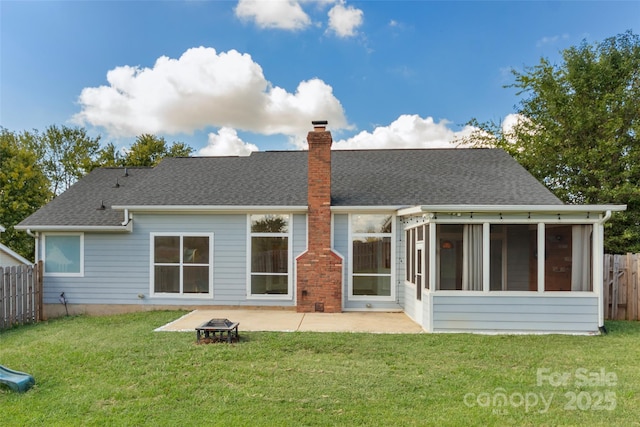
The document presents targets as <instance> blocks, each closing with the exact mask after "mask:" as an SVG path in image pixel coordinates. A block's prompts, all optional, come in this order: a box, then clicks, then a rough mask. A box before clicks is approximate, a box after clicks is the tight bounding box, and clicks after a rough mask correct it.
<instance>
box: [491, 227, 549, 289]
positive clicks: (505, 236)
mask: <svg viewBox="0 0 640 427" xmlns="http://www.w3.org/2000/svg"><path fill="white" fill-rule="evenodd" d="M537 229H538V225H537V224H504V225H503V224H491V226H490V230H491V231H490V239H491V242H490V254H489V256H490V260H491V261H490V265H491V268H490V270H491V273H490V276H491V277H490V287H489V289H490V290H492V291H535V290H537V288H538V284H537V280H536V279H535V277H534V275H535V273H536V270H537V268H538V261H537V256H536V254H537V247H538V239H537Z"/></svg>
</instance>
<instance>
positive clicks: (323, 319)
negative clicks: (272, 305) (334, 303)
mask: <svg viewBox="0 0 640 427" xmlns="http://www.w3.org/2000/svg"><path fill="white" fill-rule="evenodd" d="M220 318H224V319H229V320H231V321H233V322H239V323H240V326H239V329H240V332H241V333H242V331H273V332H303V331H304V332H367V333H381V334H419V333H422V332H424V330H423V329H422V327H421V326H420V325H418V324H417V323H415V322H414V321H413V320H411V319H410V318H409V317H408V316H407V315H406V314H404V313H400V312H397V313H389V312H368V313H363V312H347V313H297V312H295V311H290V310H242V309H228V310H195V311H192V312H191V313H188V314H186V315H184V316H182V317H181V318H179V319H176V320H174V321H173V322H170V323H168V324H166V325H164V326H161V327H160V328H158V329H156V331H179V332H193V331H194V330H195V328H196V327H197V326H200V325H201V324H202V323H204V322H206V321H208V320H211V319H220Z"/></svg>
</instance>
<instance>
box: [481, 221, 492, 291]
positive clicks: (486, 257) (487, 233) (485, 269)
mask: <svg viewBox="0 0 640 427" xmlns="http://www.w3.org/2000/svg"><path fill="white" fill-rule="evenodd" d="M490 268H491V225H490V224H489V223H488V222H485V223H484V224H482V290H483V292H487V293H488V292H489V290H490V288H491V271H490Z"/></svg>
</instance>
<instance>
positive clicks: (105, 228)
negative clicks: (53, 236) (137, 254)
mask: <svg viewBox="0 0 640 427" xmlns="http://www.w3.org/2000/svg"><path fill="white" fill-rule="evenodd" d="M132 224H133V223H132V222H131V221H129V222H128V224H127V225H126V226H122V225H39V226H19V225H16V226H15V229H16V230H25V231H27V233H29V232H36V233H37V232H56V231H59V232H68V231H76V232H82V231H86V232H91V231H93V232H98V233H100V232H104V233H123V232H131V231H132V229H133V228H132Z"/></svg>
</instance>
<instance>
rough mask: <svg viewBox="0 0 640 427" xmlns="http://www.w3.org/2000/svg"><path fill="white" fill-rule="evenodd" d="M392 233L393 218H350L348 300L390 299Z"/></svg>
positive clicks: (354, 216) (380, 216) (362, 216)
mask: <svg viewBox="0 0 640 427" xmlns="http://www.w3.org/2000/svg"><path fill="white" fill-rule="evenodd" d="M392 232H393V216H392V215H384V214H382V215H380V214H361V215H355V214H354V215H351V295H350V296H351V297H356V298H357V297H393V295H392V294H393V290H392V286H391V285H392V280H391V275H392V271H391V270H392V259H393V257H392V244H391V242H392V240H393V234H392Z"/></svg>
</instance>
